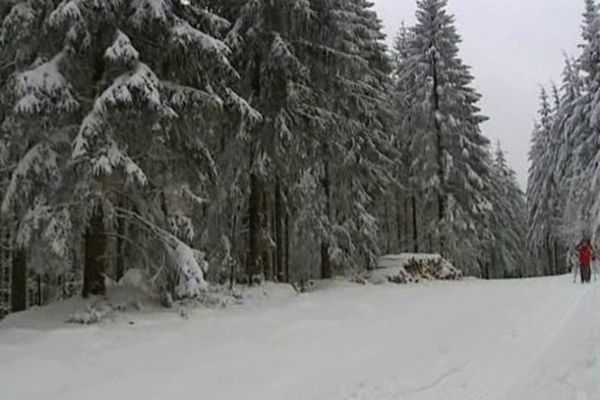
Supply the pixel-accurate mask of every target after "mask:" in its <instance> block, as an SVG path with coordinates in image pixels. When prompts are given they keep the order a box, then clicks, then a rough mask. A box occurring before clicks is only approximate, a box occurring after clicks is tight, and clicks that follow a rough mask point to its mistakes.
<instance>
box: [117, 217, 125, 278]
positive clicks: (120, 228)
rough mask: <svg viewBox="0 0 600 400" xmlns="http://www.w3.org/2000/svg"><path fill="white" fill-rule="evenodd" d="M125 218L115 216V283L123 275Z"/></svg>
mask: <svg viewBox="0 0 600 400" xmlns="http://www.w3.org/2000/svg"><path fill="white" fill-rule="evenodd" d="M125 231H126V229H125V218H123V216H121V215H119V216H117V265H116V267H117V269H116V271H115V272H116V276H115V277H116V279H117V282H118V281H119V280H120V279H121V278H122V277H123V275H124V274H125V234H126V232H125Z"/></svg>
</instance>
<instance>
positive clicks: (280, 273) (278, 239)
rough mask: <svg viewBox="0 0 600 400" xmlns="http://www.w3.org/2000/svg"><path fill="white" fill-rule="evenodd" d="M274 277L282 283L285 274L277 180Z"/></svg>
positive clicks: (279, 193)
mask: <svg viewBox="0 0 600 400" xmlns="http://www.w3.org/2000/svg"><path fill="white" fill-rule="evenodd" d="M274 222H275V246H276V247H275V254H276V257H275V275H276V277H277V280H278V281H280V282H283V281H284V280H285V273H284V267H283V251H284V249H283V226H282V225H283V199H282V192H281V184H280V183H279V178H278V179H277V183H276V184H275V221H274Z"/></svg>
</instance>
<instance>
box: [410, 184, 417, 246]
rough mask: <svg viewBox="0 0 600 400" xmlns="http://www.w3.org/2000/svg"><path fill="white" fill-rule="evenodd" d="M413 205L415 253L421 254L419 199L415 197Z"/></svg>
mask: <svg viewBox="0 0 600 400" xmlns="http://www.w3.org/2000/svg"><path fill="white" fill-rule="evenodd" d="M411 203H412V204H411V205H412V223H413V229H412V231H413V248H414V251H415V253H419V223H418V221H417V198H416V197H415V196H414V195H413V196H412V198H411Z"/></svg>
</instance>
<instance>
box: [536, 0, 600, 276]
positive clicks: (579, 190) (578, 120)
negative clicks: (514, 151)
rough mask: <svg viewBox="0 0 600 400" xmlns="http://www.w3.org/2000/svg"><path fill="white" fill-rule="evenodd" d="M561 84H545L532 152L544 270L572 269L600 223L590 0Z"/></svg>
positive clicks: (599, 45)
mask: <svg viewBox="0 0 600 400" xmlns="http://www.w3.org/2000/svg"><path fill="white" fill-rule="evenodd" d="M579 47H580V54H579V55H578V56H577V57H571V56H567V57H566V59H565V67H564V72H563V76H562V83H561V85H559V86H557V85H552V87H551V90H547V89H542V92H541V96H540V99H541V106H540V109H539V113H538V122H537V124H536V126H535V129H534V132H533V141H532V147H531V152H530V161H531V169H530V172H529V185H528V188H527V201H528V214H529V221H530V223H529V232H528V239H529V243H530V244H531V248H532V249H533V251H534V254H535V255H536V256H537V257H538V258H539V259H540V260H541V263H540V266H539V268H541V270H540V271H539V273H545V274H552V273H560V272H564V271H565V270H566V266H567V264H569V263H566V262H565V260H566V259H568V258H569V257H570V258H571V259H572V257H573V256H574V249H575V247H576V245H577V244H578V243H579V242H580V241H581V240H582V239H584V238H585V237H589V238H594V237H596V236H597V234H598V233H599V229H598V228H599V227H600V198H599V197H598V193H600V192H599V190H600V181H599V180H598V178H599V177H600V140H599V138H600V119H599V117H600V113H599V111H600V9H599V6H598V3H597V2H596V1H595V0H585V13H584V16H583V25H582V42H581V44H580V46H579Z"/></svg>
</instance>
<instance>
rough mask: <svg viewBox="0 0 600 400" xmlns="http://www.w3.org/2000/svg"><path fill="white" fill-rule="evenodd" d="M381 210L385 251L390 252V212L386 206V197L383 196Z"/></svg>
mask: <svg viewBox="0 0 600 400" xmlns="http://www.w3.org/2000/svg"><path fill="white" fill-rule="evenodd" d="M383 212H384V220H385V253H386V254H390V250H391V247H392V243H391V241H392V228H391V225H392V223H391V220H390V212H389V206H388V199H387V197H384V198H383Z"/></svg>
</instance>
